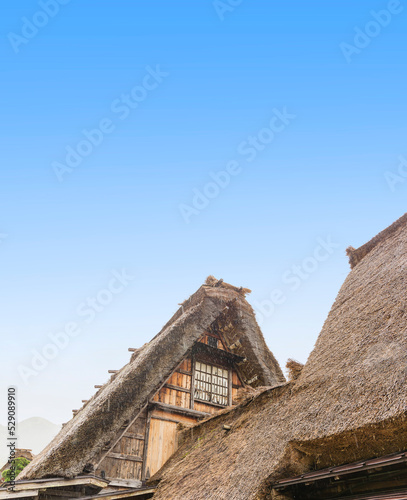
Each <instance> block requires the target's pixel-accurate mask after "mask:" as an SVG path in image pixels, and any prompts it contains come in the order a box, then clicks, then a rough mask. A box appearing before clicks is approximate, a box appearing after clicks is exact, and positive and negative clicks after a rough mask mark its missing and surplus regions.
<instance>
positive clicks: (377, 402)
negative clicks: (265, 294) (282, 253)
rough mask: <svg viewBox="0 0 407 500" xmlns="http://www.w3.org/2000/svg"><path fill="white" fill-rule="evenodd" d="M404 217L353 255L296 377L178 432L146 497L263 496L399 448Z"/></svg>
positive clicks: (406, 398) (405, 328)
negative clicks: (300, 477) (180, 440)
mask: <svg viewBox="0 0 407 500" xmlns="http://www.w3.org/2000/svg"><path fill="white" fill-rule="evenodd" d="M406 219H407V218H406V216H403V217H402V218H401V219H400V220H399V221H397V222H396V223H395V224H393V226H390V228H388V230H385V231H383V232H382V233H380V235H378V237H377V238H374V239H373V240H372V242H374V243H370V245H368V246H367V247H366V246H364V247H365V249H364V250H363V251H360V252H359V254H357V255H358V259H356V260H357V261H358V262H357V265H356V264H354V265H353V269H352V270H351V272H350V273H349V275H348V277H347V279H346V280H345V283H344V284H343V286H342V288H341V290H340V292H339V294H338V296H337V298H336V301H335V303H334V305H333V306H332V309H331V311H330V313H329V316H328V318H327V320H326V322H325V324H324V326H323V329H322V331H321V333H320V335H319V337H318V340H317V342H316V345H315V348H314V350H313V351H312V353H311V355H310V357H309V359H308V361H307V363H306V364H305V366H304V367H303V368H302V369H301V372H300V374H299V376H298V378H296V379H295V380H293V381H291V382H290V383H289V384H286V385H285V386H283V387H279V388H276V389H267V390H265V391H264V392H261V393H260V394H257V395H256V396H255V397H253V399H248V400H246V401H245V402H243V403H242V404H241V405H240V406H238V407H237V408H234V409H231V410H230V411H226V412H223V413H222V414H221V415H218V416H215V417H213V418H211V419H209V420H208V421H206V422H203V423H199V424H197V425H196V426H195V427H194V428H193V429H192V430H187V431H185V436H184V444H183V445H182V446H181V447H180V449H179V450H178V451H177V452H176V454H175V455H174V456H173V457H172V458H171V459H170V460H169V461H168V462H167V464H165V465H164V467H163V468H162V469H161V471H159V472H158V474H156V476H155V477H153V478H152V480H154V481H157V482H159V484H158V489H157V492H156V494H155V496H154V498H157V500H161V499H163V500H164V499H165V500H168V499H174V500H175V499H182V500H198V499H206V498H213V499H229V498H234V499H236V500H239V499H241V500H249V499H258V498H266V497H267V498H270V497H269V496H267V495H270V489H271V485H272V483H273V482H274V481H275V480H277V479H280V478H283V477H287V476H293V475H296V474H302V473H304V472H306V471H309V470H313V469H318V468H323V467H328V466H334V465H340V464H343V463H349V462H352V461H356V460H363V459H367V458H372V457H374V456H382V455H385V454H387V453H393V452H396V451H401V450H403V449H405V446H406V442H407V391H406V387H407V297H406V290H407V220H406ZM364 247H361V248H362V249H363V248H364ZM356 252H358V251H356ZM355 262H356V261H355ZM225 426H226V427H225ZM229 428H230V430H227V429H229ZM225 429H226V430H225Z"/></svg>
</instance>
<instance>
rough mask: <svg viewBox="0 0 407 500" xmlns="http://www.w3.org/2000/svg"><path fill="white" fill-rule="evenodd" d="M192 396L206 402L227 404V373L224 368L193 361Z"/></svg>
mask: <svg viewBox="0 0 407 500" xmlns="http://www.w3.org/2000/svg"><path fill="white" fill-rule="evenodd" d="M194 382H195V385H194V398H195V399H199V400H201V401H207V402H208V403H215V404H218V405H223V406H227V404H228V391H229V373H228V370H225V369H224V368H219V367H218V366H213V365H208V364H206V363H201V362H199V361H197V362H196V363H195V381H194Z"/></svg>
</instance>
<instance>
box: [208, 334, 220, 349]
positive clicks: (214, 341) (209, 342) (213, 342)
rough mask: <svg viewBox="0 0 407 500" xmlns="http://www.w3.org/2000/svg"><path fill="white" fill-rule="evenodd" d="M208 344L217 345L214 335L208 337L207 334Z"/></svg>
mask: <svg viewBox="0 0 407 500" xmlns="http://www.w3.org/2000/svg"><path fill="white" fill-rule="evenodd" d="M208 345H209V346H210V347H216V348H217V347H218V339H215V337H209V336H208Z"/></svg>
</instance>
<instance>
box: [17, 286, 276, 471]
mask: <svg viewBox="0 0 407 500" xmlns="http://www.w3.org/2000/svg"><path fill="white" fill-rule="evenodd" d="M247 292H249V290H247V289H244V288H237V287H234V286H232V285H228V284H227V283H223V281H222V280H219V281H218V280H216V279H215V278H213V277H209V278H208V280H207V283H206V284H205V285H203V286H201V287H200V288H199V289H198V291H197V292H196V293H194V294H193V295H192V296H191V297H190V298H189V299H188V300H186V301H185V302H184V303H183V304H182V306H181V307H180V309H179V310H178V311H177V312H176V313H175V314H174V316H173V317H172V318H171V320H170V321H169V322H168V323H167V324H166V325H165V326H164V327H163V329H162V330H161V331H160V332H159V333H158V334H157V335H156V336H155V337H154V338H153V339H152V340H151V342H149V343H148V344H145V345H144V346H143V347H142V348H141V349H139V350H138V351H136V352H135V353H134V354H133V355H132V358H131V360H130V362H129V363H128V364H127V365H125V366H124V367H123V368H122V369H121V370H120V371H119V372H118V373H117V374H115V375H114V376H113V378H112V379H111V380H110V381H109V382H108V383H106V384H105V385H104V386H103V387H102V388H101V389H99V391H98V392H97V393H96V394H95V396H93V397H92V399H90V400H89V401H88V402H87V403H86V404H85V406H84V407H83V408H82V409H81V410H80V411H79V412H78V413H77V414H76V415H75V416H74V418H73V419H72V420H71V421H70V422H69V423H68V424H66V425H65V426H64V427H63V428H62V430H61V431H60V433H59V434H58V435H57V436H56V437H55V438H54V439H53V440H52V441H51V443H50V444H49V445H48V446H47V447H46V448H45V449H44V450H43V451H42V452H41V453H40V454H39V455H37V457H36V458H35V459H34V460H33V461H32V462H31V464H30V465H29V466H27V467H26V468H25V469H24V470H23V471H22V473H21V474H20V476H19V479H38V478H45V477H57V476H62V477H73V476H76V475H78V474H80V473H82V471H83V470H84V467H85V465H86V466H87V468H88V467H89V466H88V465H87V464H92V460H93V458H94V457H95V456H96V455H97V453H98V452H100V450H101V449H102V448H103V447H104V445H105V444H106V443H107V442H109V441H111V439H112V438H113V437H114V436H115V435H116V434H117V432H118V431H119V430H120V429H121V428H122V426H123V425H124V424H125V422H127V421H130V420H131V419H132V418H134V416H135V415H136V414H137V413H138V411H139V410H140V409H141V408H143V407H144V405H145V404H146V403H147V402H148V400H149V399H150V398H152V396H153V395H154V394H155V393H156V391H157V390H158V388H159V387H160V385H161V384H162V383H163V382H164V381H165V380H166V379H167V378H168V377H169V376H170V374H171V372H172V371H173V370H174V369H175V368H176V367H177V365H178V364H179V363H180V362H181V361H182V359H183V358H184V357H185V355H186V353H187V352H188V350H189V349H191V348H192V346H193V344H194V343H195V342H196V341H197V340H198V339H199V338H200V336H201V335H202V334H203V333H204V332H205V331H207V330H208V329H211V328H212V329H215V330H216V329H217V328H220V329H221V330H222V333H223V337H224V339H225V341H226V343H227V344H228V345H229V346H234V348H233V352H234V353H235V354H237V355H239V356H242V357H244V358H246V359H247V362H245V363H243V364H242V365H241V366H240V372H241V373H242V375H243V377H244V378H245V379H246V380H252V379H254V378H256V376H257V378H256V381H255V382H254V383H253V384H252V385H253V386H258V385H270V386H276V385H281V384H282V383H284V382H285V379H284V376H283V374H282V372H281V369H280V367H279V365H278V363H277V361H276V360H275V358H274V356H273V354H272V353H271V352H270V351H269V349H268V348H267V346H266V343H265V341H264V338H263V335H262V333H261V331H260V328H259V326H258V325H257V323H256V319H255V316H254V312H253V310H252V308H251V306H250V305H249V303H248V302H247V301H246V300H245V294H246V293H247ZM231 348H232V347H231Z"/></svg>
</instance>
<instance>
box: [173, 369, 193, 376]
mask: <svg viewBox="0 0 407 500" xmlns="http://www.w3.org/2000/svg"><path fill="white" fill-rule="evenodd" d="M176 372H178V373H182V374H183V375H189V376H191V375H192V372H189V371H187V370H181V369H179V370H176Z"/></svg>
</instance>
